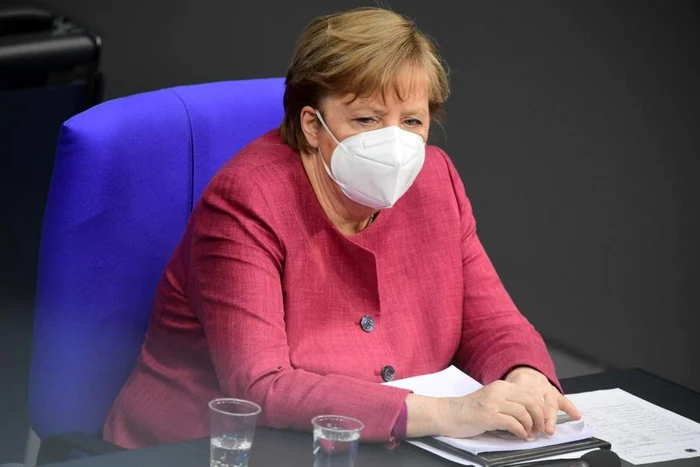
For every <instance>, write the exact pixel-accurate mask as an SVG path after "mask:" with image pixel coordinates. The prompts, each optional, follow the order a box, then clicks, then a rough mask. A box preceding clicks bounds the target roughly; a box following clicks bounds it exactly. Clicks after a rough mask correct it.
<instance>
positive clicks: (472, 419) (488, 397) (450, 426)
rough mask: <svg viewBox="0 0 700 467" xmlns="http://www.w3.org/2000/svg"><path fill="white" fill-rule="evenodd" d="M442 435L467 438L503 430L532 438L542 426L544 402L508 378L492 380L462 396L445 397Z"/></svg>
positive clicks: (520, 436)
mask: <svg viewBox="0 0 700 467" xmlns="http://www.w3.org/2000/svg"><path fill="white" fill-rule="evenodd" d="M445 401H446V402H447V407H448V408H447V414H446V417H445V418H444V419H443V420H444V424H443V426H442V430H441V431H443V435H444V436H451V437H455V438H469V437H472V436H476V435H480V434H482V433H484V432H486V431H495V430H504V431H509V432H511V433H513V434H514V435H515V436H517V437H518V438H522V439H532V438H534V437H535V434H536V433H538V432H541V431H544V428H545V404H544V401H543V400H542V398H541V397H538V396H537V393H536V392H535V391H533V390H531V389H529V388H524V387H520V386H518V385H516V384H514V383H511V382H508V381H494V382H493V383H491V384H489V385H486V386H484V387H483V388H481V389H479V390H478V391H476V392H473V393H471V394H468V395H466V396H463V397H455V398H447V399H445Z"/></svg>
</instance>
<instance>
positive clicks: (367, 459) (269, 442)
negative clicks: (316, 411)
mask: <svg viewBox="0 0 700 467" xmlns="http://www.w3.org/2000/svg"><path fill="white" fill-rule="evenodd" d="M562 385H563V386H564V390H565V391H566V392H568V393H577V392H583V391H592V390H596V389H610V388H616V387H619V388H622V389H624V390H625V391H627V392H630V393H632V394H634V395H636V396H639V397H641V398H643V399H646V400H648V401H649V402H652V403H654V404H657V405H659V406H661V407H664V408H666V409H668V410H671V411H674V412H676V413H679V414H681V415H684V416H686V417H688V418H690V419H692V420H695V421H697V422H700V394H698V393H696V392H693V391H690V390H688V389H686V388H683V387H681V386H678V385H676V384H674V383H671V382H669V381H666V380H663V379H661V378H658V377H656V376H653V375H651V374H649V373H646V372H644V371H640V370H621V371H612V372H605V373H599V374H596V375H589V376H582V377H578V378H570V379H567V380H563V381H562ZM311 464H312V459H311V434H310V433H299V432H288V431H277V430H271V429H265V428H258V429H257V430H256V433H255V441H254V443H253V451H252V453H251V460H250V467H273V466H275V467H276V466H285V467H296V466H300V467H301V466H304V467H307V466H309V465H311ZM699 464H700V458H694V459H683V460H678V461H673V462H665V463H662V464H647V466H649V467H652V466H664V467H690V466H697V465H699ZM52 465H54V466H56V467H59V466H60V467H127V466H128V467H159V466H167V467H181V466H182V467H207V466H208V465H209V440H208V439H200V440H193V441H188V442H184V443H178V444H173V445H165V446H155V447H151V448H145V449H139V450H136V451H125V452H120V453H117V454H110V455H105V456H97V457H92V458H87V459H80V460H74V461H70V462H62V463H59V464H52ZM355 465H356V466H357V467H375V466H377V467H379V466H382V467H394V466H395V467H433V466H434V467H446V466H454V465H457V464H453V463H451V462H448V461H445V460H442V459H440V458H438V457H436V456H433V455H432V454H429V453H427V452H425V451H422V450H420V449H418V448H416V447H413V446H411V445H408V444H406V443H402V444H401V445H400V446H398V447H397V448H396V449H394V450H387V449H385V448H384V447H383V446H381V445H372V444H363V445H361V446H360V450H359V453H358V457H357V462H356V464H355ZM623 465H629V464H626V463H623Z"/></svg>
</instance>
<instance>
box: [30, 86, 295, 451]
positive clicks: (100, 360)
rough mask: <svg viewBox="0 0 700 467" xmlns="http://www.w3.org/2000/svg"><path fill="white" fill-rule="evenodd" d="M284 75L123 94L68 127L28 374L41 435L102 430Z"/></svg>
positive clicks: (263, 127)
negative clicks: (197, 224)
mask: <svg viewBox="0 0 700 467" xmlns="http://www.w3.org/2000/svg"><path fill="white" fill-rule="evenodd" d="M283 91H284V83H283V80H282V79H280V78H271V79H257V80H245V81H230V82H220V83H211V84H201V85H193V86H183V87H176V88H171V89H163V90H160V91H155V92H148V93H144V94H138V95H134V96H130V97H126V98H121V99H116V100H112V101H109V102H106V103H104V104H101V105H99V106H96V107H93V108H91V109H89V110H87V111H85V112H83V113H81V114H79V115H77V116H75V117H73V118H71V119H70V120H68V121H67V122H66V123H65V124H64V126H63V128H62V131H61V136H60V139H59V144H58V150H57V154H56V162H55V168H54V172H53V178H52V182H51V188H50V193H49V198H48V204H47V208H46V215H45V219H44V226H43V234H42V240H41V251H40V261H39V279H38V292H37V303H36V314H35V324H34V344H33V355H32V369H31V381H30V423H31V426H32V428H33V429H34V430H35V431H36V432H37V434H38V435H39V437H40V438H42V439H44V438H46V437H48V436H51V435H54V434H59V433H65V432H69V431H75V430H80V431H84V432H87V433H94V434H100V433H101V429H102V424H103V423H104V420H105V417H106V415H107V412H108V410H109V408H110V406H111V404H112V402H113V401H114V398H115V397H116V395H117V393H118V391H119V390H120V388H121V387H122V385H123V384H124V382H125V380H126V378H127V377H128V375H129V373H130V372H131V370H132V368H133V366H134V364H135V362H136V357H137V355H138V352H139V350H140V347H141V345H142V342H143V339H144V334H145V331H146V327H147V324H148V320H149V316H150V313H151V306H152V302H153V298H154V292H155V290H156V285H157V283H158V280H159V278H160V276H161V273H162V271H163V269H164V266H165V264H166V262H167V261H168V259H169V257H170V255H171V254H172V252H173V250H174V248H175V247H176V245H177V243H178V241H179V240H180V238H181V236H182V233H183V231H184V228H185V224H186V222H187V219H188V217H189V215H190V212H191V210H192V207H193V205H194V204H195V203H196V202H197V200H198V198H199V196H200V195H201V193H202V191H203V189H204V188H205V186H206V185H207V183H208V182H209V180H210V179H211V177H212V176H213V175H214V173H215V172H216V171H217V170H218V169H219V168H220V167H221V166H222V165H223V163H224V162H225V161H226V160H227V159H229V158H230V157H231V156H233V155H234V154H235V153H236V152H237V151H238V150H239V149H241V148H242V147H243V146H244V145H245V144H247V143H248V142H250V141H252V140H253V139H255V138H257V137H258V136H261V135H262V134H263V133H265V132H266V131H269V130H271V129H273V128H275V127H276V126H278V125H279V123H280V122H281V119H282V94H283Z"/></svg>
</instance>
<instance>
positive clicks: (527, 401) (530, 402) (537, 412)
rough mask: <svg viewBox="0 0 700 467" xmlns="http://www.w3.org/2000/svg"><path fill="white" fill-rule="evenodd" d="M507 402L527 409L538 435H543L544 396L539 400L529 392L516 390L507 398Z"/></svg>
mask: <svg viewBox="0 0 700 467" xmlns="http://www.w3.org/2000/svg"><path fill="white" fill-rule="evenodd" d="M506 400H508V401H509V402H515V403H516V404H520V405H522V406H524V407H525V408H526V409H527V411H528V413H529V414H530V417H532V427H533V429H534V431H535V432H536V433H541V432H543V431H544V430H545V411H544V401H543V400H542V396H540V397H539V398H537V397H534V396H532V395H531V394H529V393H527V392H522V391H518V390H515V391H513V392H511V393H510V394H508V395H507V396H506Z"/></svg>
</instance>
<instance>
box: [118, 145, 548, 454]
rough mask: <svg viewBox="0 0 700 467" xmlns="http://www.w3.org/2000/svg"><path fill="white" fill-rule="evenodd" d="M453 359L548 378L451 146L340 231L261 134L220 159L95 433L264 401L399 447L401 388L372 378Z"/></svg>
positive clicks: (201, 426) (267, 412) (430, 155)
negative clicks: (219, 401)
mask: <svg viewBox="0 0 700 467" xmlns="http://www.w3.org/2000/svg"><path fill="white" fill-rule="evenodd" d="M164 208H165V207H164ZM365 316H368V317H371V318H372V321H373V323H374V328H373V329H372V330H371V331H369V332H368V331H366V330H364V329H363V327H362V326H361V325H360V321H361V320H362V318H363V317H365ZM450 364H455V365H456V366H458V367H459V368H461V369H462V370H464V371H465V372H467V373H468V374H470V375H471V376H472V377H474V378H475V379H477V380H479V381H481V382H482V383H485V384H486V383H490V382H492V381H494V380H497V379H499V378H501V377H502V376H503V375H504V374H505V373H506V372H507V371H508V370H509V369H510V368H513V367H514V366H518V365H528V366H531V367H533V368H536V369H537V370H539V371H541V372H542V373H544V374H545V375H546V376H547V377H548V378H549V379H550V380H552V381H554V382H556V376H555V373H554V367H553V364H552V361H551V359H550V357H549V355H548V353H547V350H546V348H545V345H544V342H543V341H542V338H541V337H540V335H539V334H538V333H537V331H536V330H535V329H534V328H533V327H532V326H531V324H530V323H529V322H528V321H527V320H526V319H525V318H524V317H523V315H522V314H521V313H520V312H519V311H518V310H517V308H516V307H515V305H514V304H513V302H512V300H511V298H510V297H509V295H508V294H507V292H506V290H505V289H504V287H503V285H502V283H501V281H500V279H499V277H498V275H497V273H496V270H495V269H494V267H493V265H492V264H491V261H490V260H489V258H488V257H487V255H486V253H485V251H484V249H483V247H482V245H481V243H480V241H479V238H478V236H477V233H476V224H475V220H474V217H473V215H472V208H471V205H470V203H469V201H468V199H467V196H466V193H465V190H464V187H463V185H462V181H461V180H460V178H459V176H458V174H457V171H456V170H455V168H454V166H453V164H452V162H451V161H450V159H449V158H448V156H447V155H446V154H445V153H444V152H443V151H442V150H440V149H438V148H437V147H434V146H428V147H427V149H426V161H425V165H424V167H423V170H422V171H421V173H420V174H419V176H418V178H417V179H416V181H415V183H414V184H413V186H412V187H411V188H410V189H409V190H408V192H407V193H406V195H404V196H403V197H402V198H401V199H400V200H399V201H398V202H397V203H396V205H395V206H394V207H392V208H391V209H387V210H383V211H381V213H380V214H379V215H378V216H377V218H376V219H375V221H374V222H373V223H372V224H371V225H370V226H369V227H367V228H366V229H365V230H363V231H362V232H360V233H358V234H356V235H353V236H345V235H343V234H342V233H341V232H340V231H339V230H337V229H336V228H335V226H334V225H333V224H332V223H331V222H330V221H329V219H328V217H327V216H326V214H325V213H324V212H323V210H322V209H321V207H320V205H319V203H318V201H317V199H316V197H315V195H314V192H313V189H312V187H311V185H310V183H309V181H308V178H307V177H306V174H305V172H304V169H303V167H302V165H301V160H300V156H299V154H297V153H295V152H293V151H292V150H291V149H290V148H289V147H288V146H286V145H284V144H282V142H281V141H280V139H279V137H278V135H277V133H276V132H270V133H268V134H266V135H265V136H263V137H261V138H260V139H258V140H256V141H254V142H252V143H251V144H250V145H248V146H247V147H246V148H244V149H243V150H242V151H241V152H240V153H239V154H237V155H236V156H235V157H233V158H232V159H230V161H228V162H227V163H226V164H225V166H224V167H223V168H222V169H221V170H220V171H219V172H218V173H217V174H216V175H215V177H214V178H213V179H212V180H211V182H210V184H209V185H208V187H207V188H206V189H205V191H204V193H203V195H202V198H201V200H200V201H199V203H198V204H197V206H196V207H195V209H194V211H193V212H192V215H191V217H190V220H189V223H188V227H187V229H186V231H185V233H184V236H183V238H182V241H181V242H180V244H179V246H178V247H177V249H176V250H175V252H174V254H173V256H172V259H171V260H170V262H169V264H168V265H167V267H166V269H165V271H164V274H163V276H162V280H161V283H160V285H159V287H158V290H157V293H156V297H155V303H154V307H153V315H152V318H151V323H150V326H149V329H148V332H147V335H146V339H145V342H144V344H143V347H142V351H141V354H140V357H139V359H138V362H137V365H136V367H135V369H134V371H133V373H132V374H131V376H130V378H129V379H128V381H127V383H126V384H125V386H124V388H123V389H122V391H121V392H120V394H119V396H118V397H117V399H116V401H115V403H114V405H113V407H112V409H111V411H110V413H109V415H108V419H107V421H106V423H105V427H104V437H105V439H107V440H108V441H111V442H114V443H116V444H118V445H121V446H123V447H127V448H135V447H141V446H146V445H152V444H160V443H169V442H176V441H180V440H184V439H191V438H197V437H203V436H207V435H208V423H209V422H208V421H209V413H208V408H207V402H208V401H209V400H210V399H213V398H215V397H222V396H227V397H229V396H230V397H240V398H245V399H249V400H252V401H255V402H257V403H258V404H260V405H261V406H262V408H263V410H262V413H261V414H260V416H259V419H258V422H259V424H260V425H262V426H269V427H277V428H293V429H302V430H310V429H311V419H312V417H314V416H316V415H319V414H327V413H331V414H340V415H349V416H352V417H356V418H358V419H360V420H362V421H363V422H364V424H365V429H364V431H363V433H362V439H363V440H365V441H394V437H395V436H396V435H398V436H401V434H404V435H405V426H404V427H403V431H401V426H403V425H401V423H402V418H401V417H403V415H402V411H405V399H406V396H407V394H408V391H406V390H403V389H398V388H393V387H388V386H385V385H381V384H380V383H382V382H383V376H382V375H386V374H387V373H386V372H384V371H383V370H384V369H385V368H386V367H387V366H391V367H392V368H393V369H394V372H395V378H396V379H399V378H406V377H409V376H415V375H419V374H425V373H430V372H436V371H439V370H442V369H444V368H446V367H447V366H448V365H450ZM397 420H398V421H399V425H401V426H399V427H398V430H397V428H396V426H397ZM392 432H394V434H393V435H392Z"/></svg>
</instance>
